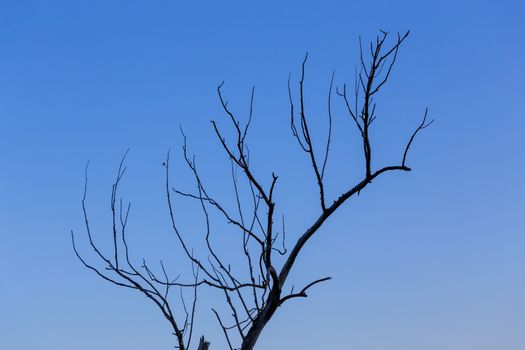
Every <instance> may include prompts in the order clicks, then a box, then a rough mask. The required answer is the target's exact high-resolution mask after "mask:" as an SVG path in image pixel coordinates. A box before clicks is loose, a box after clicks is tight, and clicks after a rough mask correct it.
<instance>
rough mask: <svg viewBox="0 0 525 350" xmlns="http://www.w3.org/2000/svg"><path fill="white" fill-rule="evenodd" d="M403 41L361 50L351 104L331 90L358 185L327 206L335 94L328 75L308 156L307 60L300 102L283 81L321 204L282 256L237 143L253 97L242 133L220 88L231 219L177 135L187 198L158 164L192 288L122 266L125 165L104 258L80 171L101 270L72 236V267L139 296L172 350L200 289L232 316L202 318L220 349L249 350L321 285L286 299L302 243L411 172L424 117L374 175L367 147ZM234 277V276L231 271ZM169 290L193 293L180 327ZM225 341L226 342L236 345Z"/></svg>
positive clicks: (281, 229)
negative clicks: (203, 251)
mask: <svg viewBox="0 0 525 350" xmlns="http://www.w3.org/2000/svg"><path fill="white" fill-rule="evenodd" d="M408 34H409V32H406V33H404V34H403V35H400V34H397V37H396V39H395V42H394V43H393V44H392V46H390V47H386V41H387V38H388V37H389V34H388V33H387V32H383V31H382V32H381V34H380V35H378V36H377V38H376V40H375V41H374V42H372V43H370V46H369V48H366V52H368V50H369V54H365V50H364V49H363V48H362V47H361V55H360V72H358V73H356V80H355V86H354V91H353V92H352V95H349V94H348V92H347V87H346V85H343V87H342V88H341V89H335V93H336V95H337V96H338V97H339V98H340V99H341V101H342V102H343V103H344V106H345V108H346V111H347V113H348V116H349V120H351V122H352V123H353V124H355V127H356V128H357V129H358V130H359V133H360V135H361V139H362V147H363V155H364V157H363V158H364V171H363V177H362V180H361V181H359V182H357V183H356V184H354V185H351V186H349V187H348V189H347V190H346V191H345V192H343V193H341V194H340V196H339V197H337V198H336V199H335V200H330V199H328V198H326V192H325V179H324V175H325V170H326V165H327V161H328V156H329V153H330V145H331V140H332V107H331V106H332V99H333V92H334V91H333V90H334V88H333V85H334V75H333V74H332V77H331V80H330V85H329V90H328V113H327V114H328V126H329V128H328V135H327V137H326V141H325V143H324V145H323V147H322V148H315V147H314V144H313V142H312V131H313V130H312V129H311V128H310V125H309V123H308V118H307V117H306V112H305V104H304V97H303V88H304V80H305V66H306V61H307V56H306V57H305V59H304V61H303V63H302V66H301V77H300V80H299V90H298V93H299V98H298V100H297V101H294V99H293V97H292V88H291V84H290V80H291V79H288V94H289V101H290V125H291V131H292V134H293V137H294V138H295V139H296V141H297V144H298V145H299V147H300V149H302V151H304V153H305V154H306V156H307V157H308V159H309V162H310V163H311V169H312V172H313V177H314V179H315V181H316V183H317V190H318V192H319V205H320V213H319V215H318V216H317V217H314V218H312V219H311V223H310V224H309V227H308V228H307V229H306V230H305V231H304V232H303V233H302V235H299V238H298V239H297V241H296V242H295V243H294V244H293V246H292V247H291V249H290V251H288V250H287V249H286V247H285V225H284V216H283V219H282V223H278V224H276V223H275V221H277V220H276V218H275V208H276V200H275V198H274V189H275V188H276V186H277V184H278V176H277V175H276V174H275V173H272V174H271V177H270V178H269V185H268V186H265V185H264V183H265V181H263V180H261V178H260V177H259V176H258V175H256V174H255V173H254V171H253V170H252V167H251V166H250V161H249V153H248V150H247V146H246V138H247V134H248V130H249V127H250V122H251V119H252V107H253V96H254V91H253V90H252V95H251V103H250V112H249V117H248V120H247V122H246V124H245V125H241V123H240V121H239V119H238V118H237V116H236V115H235V114H234V112H233V111H232V110H230V108H229V107H228V103H227V102H226V101H225V99H224V98H223V94H222V90H221V89H222V86H223V84H221V85H219V87H218V89H217V93H218V97H219V101H220V104H221V106H222V109H223V111H224V112H225V114H226V116H227V118H228V119H229V121H230V122H231V126H232V129H233V134H234V136H233V138H231V139H230V138H227V137H225V136H224V134H223V133H222V131H221V130H220V129H219V127H218V125H217V124H216V123H215V122H214V121H212V126H213V130H214V132H215V134H216V136H217V137H218V139H219V141H220V144H221V145H222V148H223V150H224V152H225V153H226V154H227V156H228V157H229V159H230V160H231V162H232V180H233V185H234V189H235V193H234V195H235V200H236V203H237V208H236V211H237V213H236V214H232V213H231V212H230V211H229V210H227V209H226V208H225V207H224V206H222V205H221V204H220V202H219V201H218V200H216V199H215V198H213V197H212V196H211V195H210V193H209V192H208V191H207V189H206V187H205V185H204V184H203V182H202V181H201V177H200V175H199V171H198V169H197V165H196V162H195V158H194V157H192V156H190V155H189V154H188V150H187V147H186V137H185V136H184V145H183V155H184V159H185V161H186V164H187V166H188V167H189V169H190V171H191V172H192V174H193V177H194V179H195V183H196V193H186V192H182V191H179V190H176V189H174V188H172V187H171V183H170V178H169V174H170V172H169V164H170V155H169V153H168V155H167V157H166V161H165V163H163V166H164V170H165V176H166V182H165V190H166V196H167V205H168V212H169V217H170V220H171V224H172V227H173V231H174V233H175V235H176V237H177V238H178V241H179V242H180V245H181V248H182V250H183V252H184V254H185V255H186V257H187V259H188V260H189V261H190V262H191V266H192V267H193V269H192V273H193V278H192V280H191V281H185V282H180V281H178V279H177V278H175V279H173V278H170V277H169V276H168V274H167V273H166V269H165V268H164V264H163V263H162V262H161V264H160V269H161V274H158V273H156V272H154V271H153V270H152V269H151V268H150V266H148V265H147V264H146V262H145V261H144V260H143V261H142V264H141V266H140V267H137V266H135V265H134V264H133V263H132V262H131V260H130V257H129V252H128V244H127V242H126V236H125V232H126V224H127V221H128V216H129V212H130V206H129V204H128V205H127V206H126V205H124V204H123V203H122V200H117V192H118V187H119V183H120V181H121V180H122V176H123V175H124V172H125V167H124V158H125V156H124V158H123V159H122V162H121V163H120V166H119V168H118V172H117V177H116V179H115V182H114V184H113V188H112V194H111V211H112V218H113V224H112V234H113V246H112V254H111V256H106V255H104V254H102V252H101V250H100V249H99V248H98V247H97V245H96V244H95V242H94V241H93V238H92V234H91V228H90V224H89V220H88V214H87V209H86V192H87V172H86V182H85V188H84V198H83V199H82V209H83V214H84V220H85V226H86V230H87V236H88V239H89V244H90V246H91V248H92V249H93V250H94V252H95V253H96V255H98V257H99V258H100V259H101V261H102V262H103V263H104V264H105V268H104V269H99V268H97V267H95V266H94V265H91V264H90V263H89V262H87V261H86V260H85V259H84V258H83V257H82V256H81V255H80V254H79V253H78V250H77V248H76V245H75V238H74V235H73V232H72V233H71V237H72V240H73V249H74V251H75V253H76V255H77V256H78V258H79V259H80V261H81V262H82V263H83V264H84V266H85V267H87V268H88V269H90V270H93V271H94V272H95V273H96V274H98V275H99V276H100V277H102V278H103V279H105V280H107V281H109V282H111V283H113V284H116V285H118V286H121V287H125V288H130V289H135V290H138V291H139V292H141V293H142V294H143V295H145V296H146V297H147V298H148V299H150V300H151V301H152V302H153V303H155V304H156V305H157V307H158V308H159V310H160V311H161V313H162V314H163V315H164V317H165V318H166V319H167V320H168V322H169V323H170V325H171V327H172V329H173V333H174V335H175V337H176V339H177V344H176V346H177V348H179V349H182V350H184V349H188V348H189V347H190V346H191V341H192V333H193V328H194V327H193V325H194V320H195V308H196V302H197V292H198V290H199V288H201V287H209V288H212V289H215V290H217V291H218V292H220V293H221V294H223V295H224V300H225V302H226V306H227V307H228V308H229V309H230V311H231V314H230V315H228V319H226V318H225V315H221V313H220V312H219V311H217V309H215V308H212V309H211V310H212V312H213V315H214V316H215V317H216V319H217V322H218V324H219V325H220V327H221V328H222V331H223V333H224V336H225V338H226V340H227V342H228V345H229V348H230V349H231V350H233V349H234V348H235V349H237V348H238V346H236V345H234V343H235V342H236V340H239V342H240V349H241V350H250V349H253V348H254V347H255V344H256V343H257V340H258V338H259V336H260V334H261V332H262V331H263V330H264V328H265V326H266V325H267V323H268V322H269V321H270V320H271V319H272V317H273V315H274V314H275V312H276V311H277V310H278V308H280V307H282V306H284V304H285V303H287V302H288V301H290V300H292V299H295V298H305V297H307V295H308V294H307V293H308V292H309V290H310V289H311V288H312V287H313V286H315V285H317V284H320V283H322V282H325V281H327V280H329V279H330V277H324V278H318V279H314V280H313V281H312V282H310V283H308V284H307V285H305V286H304V287H302V288H300V289H299V290H297V291H294V289H293V288H292V289H291V291H290V292H287V291H285V287H286V286H287V285H286V282H287V279H288V276H289V274H290V272H291V270H292V268H293V267H294V266H295V265H296V262H297V258H298V256H299V253H300V252H301V250H302V249H303V247H304V246H305V244H306V243H307V242H308V241H309V239H310V238H311V237H312V236H314V235H315V234H316V232H318V230H319V228H320V227H321V226H322V225H323V223H324V222H325V221H326V220H327V219H328V218H329V217H330V216H331V215H332V214H333V213H334V212H335V211H336V210H337V209H338V208H339V207H340V206H341V205H342V204H343V203H345V202H346V201H347V200H348V199H349V198H350V197H352V196H354V195H356V194H359V193H360V191H362V190H363V189H365V187H367V186H368V185H369V184H371V183H372V181H373V180H374V179H376V178H378V177H379V176H380V175H382V174H385V173H388V172H391V171H410V170H411V169H410V168H409V167H408V165H407V156H408V152H409V150H410V147H411V145H412V143H413V141H414V138H415V137H416V135H417V134H418V133H419V132H420V131H421V130H423V129H424V128H426V127H427V126H429V125H430V124H431V123H432V121H430V122H427V111H425V113H424V116H423V118H422V121H421V123H420V124H419V125H418V126H417V128H416V129H415V130H414V131H413V133H412V134H411V135H410V137H409V138H408V142H407V144H406V146H405V148H404V150H400V162H399V163H397V164H394V165H387V166H383V167H379V168H374V167H373V166H372V154H373V153H372V152H373V147H372V143H371V140H370V137H369V130H370V127H371V125H372V123H373V122H374V121H375V119H376V115H375V107H376V104H375V102H374V96H375V95H376V94H377V93H378V92H379V91H380V89H381V88H382V87H383V86H384V85H385V83H386V82H387V80H388V79H389V77H390V74H391V72H392V68H393V66H394V64H395V62H396V58H397V54H398V50H399V48H400V46H401V44H402V43H403V42H404V41H405V39H406V38H407V36H408ZM183 135H184V134H183ZM86 170H87V168H86ZM238 170H240V172H241V174H242V176H244V177H245V180H246V183H247V186H248V189H247V190H248V191H249V193H251V201H252V203H251V206H250V207H249V208H248V206H245V205H241V200H240V195H239V182H238V178H237V171H238ZM174 194H177V195H180V196H182V197H186V198H190V199H192V200H196V201H198V203H199V205H200V208H201V209H202V213H203V217H204V220H205V224H206V229H207V231H206V236H205V243H206V246H207V249H208V252H209V258H208V259H207V261H206V260H201V259H200V258H199V257H197V256H196V255H194V253H193V251H192V249H191V248H190V247H189V246H188V245H187V244H186V242H185V240H184V237H183V235H182V233H181V231H180V229H179V227H178V226H177V222H176V219H175V215H174V209H173V206H172V197H173V195H174ZM209 210H216V211H217V212H218V213H219V214H220V215H222V216H223V217H224V218H225V220H226V221H227V222H228V223H229V224H231V225H232V226H234V227H235V228H236V229H237V230H238V231H239V240H241V239H242V241H241V243H242V244H240V246H239V249H242V253H243V255H244V256H245V266H241V267H242V268H244V269H245V270H246V271H247V272H248V274H247V276H248V278H246V279H244V280H243V279H241V278H240V277H239V276H237V275H236V274H235V272H234V271H233V270H234V269H233V268H232V267H230V265H229V264H228V262H227V261H226V260H225V259H224V257H221V256H220V255H219V254H218V253H217V252H216V250H215V249H214V247H213V245H212V243H211V241H210V234H211V232H210V221H209V220H210V216H209ZM279 234H280V237H279ZM276 255H281V256H282V257H284V263H283V264H281V266H276V264H275V263H274V259H273V258H274V257H275V256H276ZM236 270H239V269H238V268H236ZM173 287H177V288H181V290H183V289H184V290H187V289H189V290H191V294H192V302H191V303H189V304H187V303H186V302H185V301H184V298H183V299H182V310H178V312H179V313H182V314H183V317H182V318H179V319H177V318H176V316H175V310H174V308H173V307H172V304H170V301H169V300H168V299H169V298H168V296H169V292H170V290H171V288H173ZM286 289H288V288H286ZM181 297H182V293H181ZM233 337H235V339H234V338H233ZM208 348H209V343H207V342H205V341H204V338H201V339H200V343H199V345H198V349H201V350H204V349H208Z"/></svg>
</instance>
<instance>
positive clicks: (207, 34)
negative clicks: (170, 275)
mask: <svg viewBox="0 0 525 350" xmlns="http://www.w3.org/2000/svg"><path fill="white" fill-rule="evenodd" d="M524 11H525V7H524V5H522V3H521V2H519V1H498V2H496V1H492V2H491V1H448V0H446V1H432V2H427V1H395V2H394V1H375V2H367V1H323V2H321V1H319V2H313V1H306V2H305V1H287V2H284V1H279V2H274V1H264V2H260V3H259V4H248V2H207V3H206V2H202V1H192V2H184V5H183V4H182V2H180V4H177V3H176V2H175V1H147V2H146V1H113V0H111V1H107V0H106V1H93V0H91V1H52V0H51V1H23V0H18V1H2V2H1V3H0V48H1V50H0V163H1V164H2V171H1V173H0V238H1V240H0V272H1V275H2V277H1V278H0V285H1V288H0V348H2V349H13V350H66V349H72V348H74V349H78V350H88V349H89V350H91V349H129V350H138V349H146V348H148V349H168V348H169V346H171V345H173V340H174V339H173V337H171V336H170V333H169V329H168V328H167V325H166V324H165V323H164V320H163V319H162V317H161V315H160V314H159V313H158V312H157V310H155V309H154V307H153V305H152V304H150V303H149V302H148V301H146V300H145V299H144V298H143V297H142V296H139V295H136V294H135V293H133V292H131V291H126V290H121V289H119V288H116V287H114V286H111V285H108V284H106V283H104V282H103V281H102V280H100V279H98V278H97V277H96V276H94V275H93V274H91V273H89V272H88V271H86V270H84V269H83V268H82V267H81V266H80V264H79V263H78V262H77V261H76V260H75V257H74V255H73V252H72V250H71V246H70V240H69V230H70V229H74V230H76V231H77V232H78V233H79V234H81V233H83V231H82V217H81V208H80V199H81V195H82V182H83V178H82V176H83V168H84V165H85V163H86V161H87V160H88V159H90V160H91V162H92V164H91V187H90V193H89V205H90V208H91V214H92V220H93V224H94V225H95V227H96V231H97V237H100V238H101V239H102V240H103V237H107V236H105V234H107V233H109V229H110V227H109V226H108V225H109V224H110V221H109V219H110V218H109V216H108V215H109V211H108V209H109V206H108V204H109V195H110V192H109V191H110V184H111V181H112V179H113V176H114V174H115V170H116V166H117V163H118V160H119V158H120V157H121V155H122V154H123V152H124V151H125V150H126V149H127V148H128V147H130V148H131V152H130V155H129V159H128V167H129V168H128V174H127V176H128V177H127V178H126V179H125V182H124V187H123V194H124V195H125V197H126V198H128V199H130V200H132V201H133V206H134V207H133V212H132V214H131V215H132V218H131V219H130V224H129V225H130V240H131V242H132V246H133V251H134V255H135V256H136V257H137V258H140V257H142V256H145V257H155V259H158V258H161V257H162V258H164V259H167V260H169V259H170V258H171V259H172V264H171V265H170V266H171V267H170V270H171V271H173V272H174V273H176V272H177V271H178V270H179V269H180V270H184V269H186V268H187V265H184V264H183V259H181V258H180V251H178V250H177V249H176V246H175V244H174V240H173V235H172V232H171V231H170V230H169V227H168V222H167V216H166V206H165V199H164V194H163V192H162V191H163V188H162V186H163V173H162V171H163V169H162V167H161V163H162V161H163V159H164V157H165V154H166V151H167V150H168V148H170V147H172V149H173V157H174V158H176V159H178V161H175V160H174V164H173V165H174V167H173V168H174V172H175V175H174V180H175V181H177V183H179V184H180V186H181V187H183V188H186V189H190V190H191V189H192V188H193V185H192V183H191V182H188V179H189V177H188V176H187V173H186V172H185V169H184V168H183V167H182V163H181V162H180V144H181V137H180V133H179V131H178V129H179V126H180V125H182V126H183V127H184V129H185V131H186V133H187V134H188V137H189V143H190V147H191V151H192V153H195V154H196V155H197V157H198V158H197V159H198V160H199V164H200V165H201V168H202V171H203V174H206V175H205V178H206V180H207V182H208V183H209V187H210V188H211V189H213V191H214V193H216V194H217V195H218V196H221V197H223V198H231V193H232V192H231V184H230V183H229V182H227V180H228V171H229V165H228V162H227V160H226V159H225V157H224V156H223V154H222V153H221V152H220V151H218V149H217V141H216V139H214V138H213V135H212V130H211V127H210V124H209V120H210V119H216V120H219V121H220V122H221V125H222V126H223V127H226V126H227V124H225V123H224V115H223V114H222V113H221V110H220V108H219V104H218V101H217V98H216V95H215V88H216V86H217V84H218V83H219V82H220V81H222V80H226V85H225V90H224V92H225V94H227V96H228V99H229V100H230V101H231V102H230V103H231V106H232V108H233V109H235V110H236V111H237V112H239V113H240V115H242V116H243V117H244V116H245V115H246V113H245V112H246V108H247V102H248V98H249V92H250V88H251V86H252V85H255V86H256V91H257V92H256V99H255V121H254V124H253V129H252V133H251V134H250V137H251V138H250V139H249V144H250V145H251V149H252V153H253V162H254V164H257V172H258V173H259V174H260V176H262V177H263V178H266V179H268V178H269V176H270V172H271V171H272V170H275V171H276V172H277V173H278V174H279V175H280V176H281V180H280V181H282V182H281V183H280V184H279V187H278V192H277V196H278V197H277V201H278V206H280V207H279V208H280V209H282V210H285V212H286V213H287V223H288V225H289V226H288V235H289V238H290V239H293V238H294V237H297V235H298V234H299V232H301V230H303V229H304V228H305V227H306V226H307V225H308V224H309V223H310V222H311V218H312V217H313V215H315V214H316V213H317V212H318V210H319V209H318V203H317V202H316V200H317V192H316V187H315V182H314V178H313V176H312V173H311V172H309V170H310V169H309V168H308V162H307V159H306V158H305V157H304V155H303V154H301V152H300V151H299V150H298V148H297V146H296V145H295V144H294V143H293V139H292V137H291V135H290V133H289V126H288V105H287V95H286V79H287V77H288V73H289V72H290V71H291V72H292V74H293V76H294V77H297V73H298V68H299V64H300V62H301V60H302V58H303V55H304V53H305V52H306V51H308V52H309V53H310V60H309V64H308V71H307V74H308V79H307V103H308V106H307V107H308V108H309V112H310V116H311V120H312V124H313V125H314V126H315V128H316V130H319V131H318V132H316V135H318V136H322V135H323V132H324V131H323V130H325V129H324V127H325V124H323V122H324V121H325V119H324V118H325V112H326V110H325V107H326V95H327V87H328V83H329V79H330V74H331V72H332V70H333V69H335V70H336V83H337V85H339V86H340V85H341V84H342V83H344V82H345V81H349V82H351V81H352V79H353V70H354V66H355V65H356V64H357V63H358V61H357V58H358V51H357V48H358V46H357V42H358V41H357V40H358V37H359V36H362V38H363V40H370V39H373V38H374V37H375V35H376V34H377V32H378V30H379V29H384V30H390V31H393V32H396V31H404V30H406V29H410V30H411V31H412V34H411V36H410V37H409V39H408V41H407V42H406V45H405V46H404V47H403V48H402V50H401V51H400V55H399V60H398V64H397V66H396V67H395V70H394V73H393V75H392V79H391V82H390V84H389V85H388V86H387V87H386V88H385V90H384V93H383V94H382V95H381V96H380V98H379V100H378V104H379V106H378V113H379V118H378V120H377V121H376V122H375V124H376V125H375V126H374V127H375V129H374V134H373V137H374V139H375V140H376V146H375V150H376V152H377V156H376V161H377V163H376V165H377V166H379V165H381V164H385V163H387V162H394V161H396V160H398V159H399V154H400V151H401V148H402V143H403V142H404V140H405V139H406V137H407V136H408V135H409V133H410V131H411V128H412V127H413V126H414V125H416V123H417V122H418V121H419V118H420V117H421V115H422V112H423V110H424V108H425V107H427V106H428V107H429V108H430V113H431V115H432V117H435V118H436V119H437V122H436V123H435V125H434V126H432V128H430V129H428V130H425V133H424V134H421V135H420V136H421V137H419V138H418V139H417V140H416V142H415V143H414V147H413V150H412V153H411V154H410V157H409V164H410V166H412V167H413V168H414V171H413V172H412V173H409V174H395V175H389V176H386V177H384V178H382V179H380V180H378V181H376V182H375V183H374V184H373V186H371V187H370V188H368V189H367V190H366V192H365V193H363V194H362V195H361V196H360V197H359V198H357V199H356V200H353V201H352V202H350V203H347V205H346V206H345V207H344V208H343V209H342V210H341V212H339V213H338V214H337V215H336V216H335V217H333V219H332V220H331V221H330V222H329V223H328V224H327V225H326V227H325V228H324V229H323V231H322V232H320V234H319V236H318V237H317V238H315V239H314V240H313V241H311V244H310V246H309V247H308V248H307V249H306V250H305V251H304V254H302V255H301V257H300V261H299V265H298V268H297V269H296V270H294V271H293V277H292V280H291V282H294V283H297V284H298V285H300V284H301V283H304V282H308V281H310V279H312V278H317V277H321V276H324V275H327V274H328V275H331V276H333V278H334V279H333V281H331V282H329V283H327V284H326V285H323V286H318V287H317V288H315V289H313V290H312V291H311V293H310V294H311V296H310V297H309V298H308V299H306V300H297V301H294V302H290V304H289V305H287V306H286V307H285V308H283V309H282V310H280V311H279V313H278V314H277V316H276V317H275V319H274V320H273V321H272V323H271V325H270V326H269V327H268V328H267V330H266V331H265V333H264V334H263V337H262V339H261V342H260V346H259V347H258V349H281V348H283V349H284V348H287V349H290V348H291V349H305V350H306V349H314V348H316V349H319V348H322V349H335V348H345V349H359V350H382V349H388V350H411V349H414V350H415V349H428V350H438V349H439V350H442V349H450V350H467V349H476V350H489V349H491V350H492V349H506V350H518V349H523V348H525V335H524V334H523V329H525V316H524V315H525V230H524V222H523V218H524V217H525V215H524V214H525V213H524V210H523V197H524V195H525V186H524V184H523V173H524V171H525V156H524V150H525V138H524V137H523V134H524V132H525V118H524V112H523V109H524V108H523V100H524V91H525V90H524V89H523V81H525V73H524V72H525V63H524V62H525V45H524V44H523V37H524V35H525V30H524V29H523V23H522V20H523V18H522V17H523V13H524ZM335 105H337V106H339V107H337V108H336V115H335V124H336V131H335V137H336V141H335V142H334V153H333V155H332V158H331V162H330V163H329V166H328V170H327V171H328V174H327V176H328V178H329V179H330V187H329V195H330V196H331V198H334V197H335V196H336V195H337V194H338V193H339V192H340V191H342V190H343V189H344V188H346V187H347V186H349V185H350V184H351V183H352V181H355V179H357V178H358V176H359V175H360V174H361V168H360V166H361V165H362V164H361V162H360V160H361V158H360V154H359V151H360V147H359V144H358V143H357V141H356V139H355V138H356V134H355V131H354V130H353V129H352V125H351V124H350V123H349V120H348V119H347V118H346V116H345V115H344V114H343V113H342V110H341V109H340V101H337V100H336V102H335ZM225 130H226V129H225ZM379 162H384V163H381V164H379ZM177 205H178V207H177V210H178V213H180V214H179V215H181V216H183V217H184V218H185V219H186V220H185V221H184V223H185V228H186V229H187V230H186V231H185V232H187V233H188V234H193V235H197V234H199V229H200V227H201V226H199V225H195V224H192V222H193V223H194V222H200V221H199V216H198V214H199V213H198V211H197V212H194V211H193V209H195V208H194V207H192V206H191V205H183V204H182V203H178V204H177ZM290 242H291V240H290ZM84 243H85V242H84ZM172 247H173V248H172ZM84 248H85V246H84ZM84 251H85V252H86V253H87V252H88V250H87V249H84ZM155 252H157V255H155V254H154V253H155ZM226 253H227V249H226ZM152 259H153V258H152ZM212 300H214V299H213V297H210V299H206V297H205V296H203V297H202V298H201V303H200V309H199V319H198V329H197V332H198V333H202V332H205V333H206V334H208V335H209V337H210V338H211V339H212V341H213V349H223V348H225V347H224V341H223V339H222V337H221V334H220V330H219V328H218V327H217V326H216V324H215V321H214V320H213V319H212V317H211V313H210V312H209V306H208V301H212ZM341 344H345V345H341Z"/></svg>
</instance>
